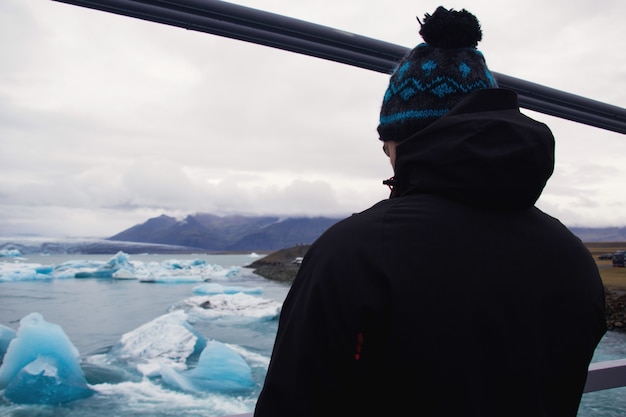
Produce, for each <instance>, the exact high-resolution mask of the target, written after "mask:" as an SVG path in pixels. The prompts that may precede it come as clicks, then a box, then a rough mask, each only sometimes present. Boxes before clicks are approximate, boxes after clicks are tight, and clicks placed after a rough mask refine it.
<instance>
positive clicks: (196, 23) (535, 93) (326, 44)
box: [56, 0, 626, 134]
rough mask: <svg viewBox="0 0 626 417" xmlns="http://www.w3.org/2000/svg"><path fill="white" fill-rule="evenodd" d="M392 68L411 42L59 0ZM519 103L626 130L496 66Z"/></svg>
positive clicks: (278, 20) (232, 12)
mask: <svg viewBox="0 0 626 417" xmlns="http://www.w3.org/2000/svg"><path fill="white" fill-rule="evenodd" d="M56 1H59V2H63V3H68V4H74V5H78V6H83V7H88V8H93V9H97V10H102V11H107V12H111V13H116V14H121V15H125V16H130V17H135V18H139V19H143V20H148V21H153V22H158V23H163V24H167V25H172V26H178V27H182V28H186V29H190V30H196V31H201V32H205V33H211V34H214V35H218V36H223V37H229V38H233V39H238V40H242V41H246V42H253V43H257V44H261V45H266V46H270V47H274V48H279V49H283V50H287V51H291V52H296V53H300V54H305V55H309V56H314V57H318V58H322V59H328V60H331V61H335V62H340V63H343V64H347V65H353V66H357V67H360V68H364V69H369V70H372V71H378V72H383V73H390V72H391V71H393V69H394V68H395V66H396V65H397V62H398V61H399V60H400V59H402V57H403V56H404V55H405V54H406V53H407V52H408V51H409V48H406V47H402V46H399V45H395V44H391V43H388V42H384V41H380V40H376V39H373V38H368V37H364V36H361V35H356V34H353V33H349V32H345V31H341V30H337V29H334V28H330V27H327V26H322V25H317V24H314V23H310V22H306V21H302V20H298V19H294V18H290V17H286V16H281V15H278V14H274V13H269V12H265V11H261V10H256V9H252V8H249V7H245V6H240V5H236V4H231V3H227V2H223V1H218V0H176V1H170V0H56ZM493 74H494V77H495V78H496V80H497V81H498V84H499V85H500V86H501V87H503V88H509V89H511V90H513V91H516V92H517V93H518V95H519V96H520V105H521V106H522V107H524V108H528V109H531V110H534V111H538V112H541V113H545V114H549V115H552V116H556V117H561V118H564V119H567V120H571V121H575V122H579V123H584V124H587V125H591V126H595V127H599V128H602V129H606V130H610V131H614V132H618V133H623V134H625V133H626V109H624V108H621V107H618V106H613V105H610V104H607V103H602V102H600V101H596V100H591V99H588V98H585V97H581V96H578V95H574V94H570V93H567V92H564V91H560V90H556V89H553V88H549V87H545V86H542V85H539V84H536V83H532V82H528V81H525V80H521V79H519V78H515V77H511V76H508V75H505V74H501V73H497V72H493Z"/></svg>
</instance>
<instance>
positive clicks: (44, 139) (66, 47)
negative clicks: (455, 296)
mask: <svg viewBox="0 0 626 417" xmlns="http://www.w3.org/2000/svg"><path fill="white" fill-rule="evenodd" d="M234 3H238V4H242V5H246V6H249V7H255V8H258V9H263V10H266V11H271V12H275V13H280V14H283V15H287V16H291V17H295V18H298V19H302V20H307V21H311V22H314V23H318V24H323V25H326V26H331V27H335V28H338V29H342V30H345V31H348V32H353V33H357V34H359V35H364V36H368V37H372V38H377V39H381V40H384V41H388V42H392V43H395V44H398V45H402V46H406V47H414V46H415V45H416V44H418V43H420V42H421V38H420V37H419V35H418V29H419V28H418V24H417V22H416V20H415V16H419V17H420V18H421V17H423V15H424V13H427V12H430V13H432V12H433V11H434V10H435V9H436V7H437V6H438V5H440V4H443V5H445V6H447V7H452V8H455V9H462V8H466V9H467V10H469V11H471V12H473V13H474V14H476V15H477V17H478V18H479V20H480V22H481V25H482V28H483V42H481V43H480V44H479V49H480V50H481V51H482V52H483V54H484V55H485V57H486V59H487V63H488V65H489V67H490V68H491V70H493V71H495V72H499V73H503V74H507V75H510V76H513V77H517V78H521V79H524V80H528V81H532V82H535V83H539V84H542V85H546V86H549V87H552V88H557V89H560V90H564V91H567V92H570V93H574V94H578V95H581V96H585V97H588V98H592V99H596V100H600V101H604V102H607V103H610V104H614V105H618V106H620V107H626V88H625V81H626V54H625V53H624V51H625V50H626V45H625V40H626V25H624V23H623V19H624V16H626V2H625V1H624V0H602V1H597V0H578V1H576V0H574V1H572V0H567V1H566V0H551V1H545V0H514V1H498V2H491V1H485V0H466V1H464V2H461V1H457V0H454V1H451V2H446V3H442V2H440V1H430V0H424V1H419V2H418V1H415V0H410V1H408V0H314V1H313V0H298V1H294V0H255V1H252V0H249V1H234ZM0 37H1V39H2V42H0V235H1V236H2V237H6V236H11V235H19V234H22V235H23V234H35V235H42V236H54V237H65V236H80V237H108V236H111V235H113V234H115V233H118V232H120V231H122V230H124V229H126V228H128V227H131V226H133V225H135V224H138V223H142V222H144V221H146V220H147V219H149V218H151V217H155V216H158V215H161V214H168V215H173V216H182V215H185V214H188V213H195V212H205V213H214V214H219V215H226V214H248V215H257V214H276V215H290V216H294V215H324V216H345V215H348V214H350V213H353V212H357V211H361V210H363V209H365V208H367V207H369V206H370V205H372V204H374V203H375V202H377V201H379V200H380V199H383V198H386V197H387V195H388V189H387V188H386V187H385V186H383V185H382V184H381V181H382V180H383V179H385V178H387V177H389V176H391V175H392V172H391V167H390V165H389V162H388V159H387V158H385V157H384V155H383V153H382V151H381V143H380V142H379V140H378V136H377V133H376V126H377V121H378V112H379V109H380V103H381V99H382V95H383V93H384V90H385V88H386V86H387V82H388V75H386V74H381V73H377V72H372V71H368V70H363V69H359V68H355V67H350V66H347V65H343V64H338V63H334V62H329V61H324V60H321V59H317V58H312V57H306V56H302V55H296V54H293V53H289V52H284V51H280V50H276V49H272V48H268V47H264V46H259V45H254V44H249V43H245V42H240V41H235V40H231V39H226V38H221V37H217V36H213V35H209V34H205V33H200V32H194V31H188V30H185V29H180V28H176V27H170V26H166V25H161V24H157V23H151V22H146V21H142V20H138V19H133V18H128V17H124V16H118V15H114V14H110V13H105V12H99V11H95V10H91V9H85V8H82V7H78V6H72V5H67V4H64V3H58V2H54V1H49V0H2V1H0ZM523 111H524V113H526V114H528V115H530V116H531V117H534V118H536V119H538V120H541V121H543V122H546V123H547V124H548V125H550V127H551V128H552V130H553V132H554V134H555V137H556V140H557V154H556V171H555V174H554V175H553V177H552V179H551V180H550V181H549V183H548V186H547V187H546V189H545V191H544V193H543V195H542V197H541V198H540V200H539V202H538V207H539V208H541V209H542V210H544V211H546V212H548V213H549V214H551V215H553V216H555V217H558V218H559V219H561V221H562V222H563V223H565V224H566V225H568V226H594V227H596V226H624V225H626V136H625V135H622V134H618V133H612V132H607V131H603V130H600V129H597V128H592V127H588V126H584V125H581V124H578V123H574V122H567V121H563V120H558V119H556V118H552V117H549V116H545V115H542V114H539V113H533V112H530V111H526V110H523Z"/></svg>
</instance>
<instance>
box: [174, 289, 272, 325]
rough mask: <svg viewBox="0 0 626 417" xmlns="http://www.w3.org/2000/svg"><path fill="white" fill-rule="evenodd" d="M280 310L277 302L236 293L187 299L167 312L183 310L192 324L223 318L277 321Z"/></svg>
mask: <svg viewBox="0 0 626 417" xmlns="http://www.w3.org/2000/svg"><path fill="white" fill-rule="evenodd" d="M281 308H282V303H280V302H278V301H274V300H269V299H264V298H260V297H257V296H254V295H250V294H244V293H241V292H237V293H234V294H225V293H219V294H215V295H206V296H194V297H189V298H186V299H184V300H182V301H180V302H178V303H175V304H173V305H172V306H171V307H170V308H169V311H177V310H183V311H185V312H187V314H189V320H190V321H192V322H195V321H205V320H216V319H224V318H232V319H235V318H238V319H247V320H251V321H265V320H275V319H277V318H278V316H279V315H280V310H281Z"/></svg>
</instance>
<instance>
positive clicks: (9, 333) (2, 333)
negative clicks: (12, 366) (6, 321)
mask: <svg viewBox="0 0 626 417" xmlns="http://www.w3.org/2000/svg"><path fill="white" fill-rule="evenodd" d="M14 338H15V330H13V329H12V328H10V327H7V326H4V325H2V324H0V363H2V358H3V357H4V354H5V353H6V351H7V348H8V347H9V343H11V340H13V339H14Z"/></svg>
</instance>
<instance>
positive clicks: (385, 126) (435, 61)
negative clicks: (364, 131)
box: [378, 6, 498, 142]
mask: <svg viewBox="0 0 626 417" xmlns="http://www.w3.org/2000/svg"><path fill="white" fill-rule="evenodd" d="M418 22H419V19H418ZM419 23H420V25H421V28H420V31H419V33H420V35H421V36H422V38H423V39H424V42H425V43H421V44H419V45H417V46H416V47H415V48H414V49H413V50H411V51H410V52H409V53H408V54H407V55H406V56H405V57H404V58H403V59H402V60H401V61H400V62H399V64H398V66H397V67H396V69H395V70H394V72H393V73H392V74H391V79H390V81H389V87H388V88H387V91H386V92H385V96H384V97H383V104H382V106H381V111H380V124H379V125H378V134H379V135H380V140H382V141H389V140H393V141H397V142H401V141H402V140H404V139H406V138H408V137H409V136H411V135H413V134H414V133H416V132H417V131H419V130H421V129H423V128H424V127H426V126H428V125H429V124H430V123H432V122H434V121H435V120H437V119H438V118H440V117H441V116H443V115H445V114H446V113H447V112H449V111H450V110H451V109H452V107H454V105H455V104H456V103H458V102H459V101H461V100H462V99H463V98H465V97H466V96H467V95H468V94H469V93H471V92H472V91H475V90H482V89H485V88H496V87H497V86H498V85H497V83H496V81H495V79H494V78H493V75H492V74H491V72H490V71H489V69H488V68H487V63H486V62H485V58H484V56H483V54H482V53H481V52H480V51H479V50H478V49H476V46H477V45H478V42H479V41H480V40H481V39H482V31H481V28H480V23H479V22H478V19H477V18H476V16H474V15H473V14H471V13H470V12H468V11H467V10H465V9H463V10H461V11H455V10H453V9H450V10H448V9H446V8H444V7H442V6H439V7H438V8H437V10H435V12H434V13H433V14H432V15H430V14H425V16H424V23H421V22H419Z"/></svg>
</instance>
